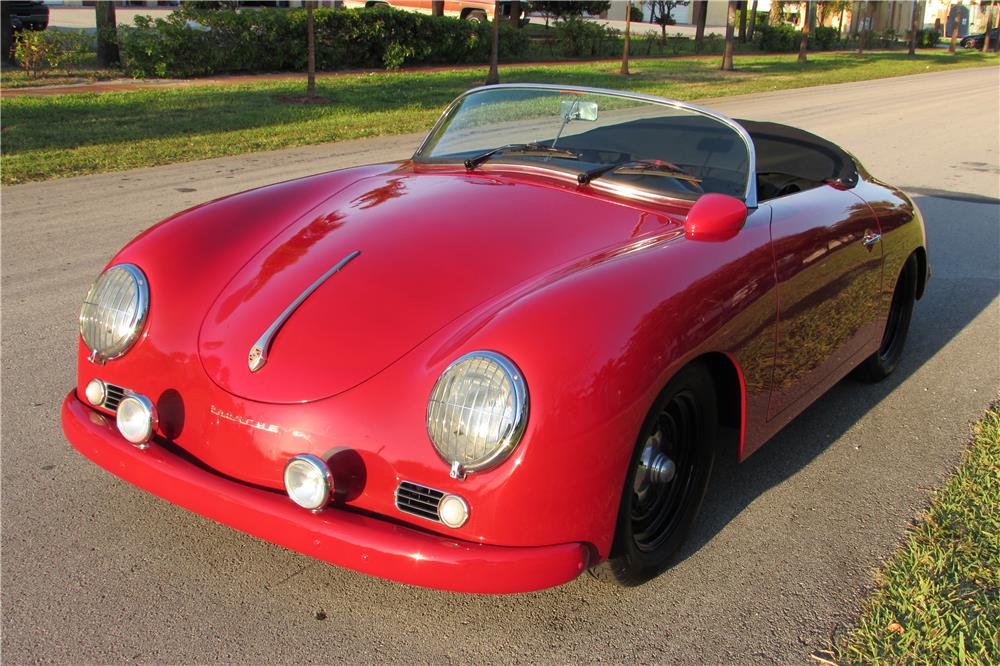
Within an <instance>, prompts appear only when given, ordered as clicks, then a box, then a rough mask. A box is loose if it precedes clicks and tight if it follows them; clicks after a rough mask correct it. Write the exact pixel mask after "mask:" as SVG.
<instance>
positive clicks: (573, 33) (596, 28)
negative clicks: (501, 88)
mask: <svg viewBox="0 0 1000 666" xmlns="http://www.w3.org/2000/svg"><path fill="white" fill-rule="evenodd" d="M555 33H556V41H557V42H558V43H559V46H560V47H561V48H562V51H563V55H568V56H578V57H579V56H592V55H598V54H601V53H602V52H603V50H604V46H605V44H606V43H607V42H609V41H612V40H613V41H615V42H617V38H618V31H617V30H614V29H612V28H605V27H604V26H602V25H600V24H598V23H595V22H593V21H585V20H583V19H581V18H579V17H578V16H570V17H568V18H566V19H565V20H562V21H558V22H557V23H556V24H555ZM501 43H503V40H502V39H501Z"/></svg>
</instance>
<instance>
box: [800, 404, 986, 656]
mask: <svg viewBox="0 0 1000 666" xmlns="http://www.w3.org/2000/svg"><path fill="white" fill-rule="evenodd" d="M877 582H878V588H877V589H876V590H875V592H874V593H873V594H872V595H871V597H870V598H869V599H868V600H867V601H866V602H865V604H864V607H863V612H862V614H861V617H860V618H858V621H857V625H856V626H855V627H854V628H853V629H852V630H850V631H849V632H848V633H847V634H846V635H845V636H844V637H843V638H842V639H841V640H840V641H839V642H838V643H837V645H835V652H836V659H837V661H839V662H840V663H842V664H962V665H968V666H973V665H980V664H981V665H983V666H986V665H987V664H995V663H997V661H996V660H997V658H998V655H1000V400H998V401H997V402H994V403H993V405H991V406H990V408H989V409H988V410H987V412H986V415H985V416H984V417H983V418H982V420H981V421H979V422H978V423H977V424H976V425H975V426H974V427H973V437H972V443H971V445H970V446H969V448H968V450H967V451H966V453H965V456H964V458H963V460H962V463H961V464H960V465H959V467H958V469H957V470H956V471H955V473H954V474H953V475H952V477H951V478H950V479H949V481H948V482H947V484H946V485H945V486H944V488H943V489H941V490H940V491H939V492H938V493H937V494H936V495H935V497H934V500H933V501H932V503H931V506H930V508H929V509H928V510H927V512H926V513H925V514H924V516H923V517H922V518H921V519H920V521H919V523H918V524H917V525H916V526H915V527H913V528H912V529H911V531H910V533H909V535H908V537H907V540H906V543H905V544H904V545H903V546H902V548H901V549H900V550H899V551H898V552H897V553H896V554H895V555H894V556H893V557H892V558H891V559H890V561H889V562H888V563H887V564H886V565H885V567H884V568H883V570H882V571H881V572H879V573H878V575H877ZM817 660H818V661H822V660H821V659H820V658H819V657H817Z"/></svg>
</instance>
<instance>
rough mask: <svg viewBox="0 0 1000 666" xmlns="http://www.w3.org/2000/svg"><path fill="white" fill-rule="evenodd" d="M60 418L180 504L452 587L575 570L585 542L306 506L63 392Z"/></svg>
mask: <svg viewBox="0 0 1000 666" xmlns="http://www.w3.org/2000/svg"><path fill="white" fill-rule="evenodd" d="M62 423H63V428H64V430H65V431H66V434H67V436H68V437H69V439H70V441H71V442H72V443H73V446H75V447H76V449H77V450H78V451H80V453H82V454H83V455H85V456H87V457H88V458H90V459H91V460H92V461H94V462H95V463H97V464H98V465H100V466H101V467H104V468H105V469H107V470H108V471H110V472H112V473H114V474H116V475H117V476H120V477H121V478H123V479H125V480H126V481H129V482H131V483H134V484H135V485H137V486H139V487H141V488H144V489H146V490H148V491H149V492H151V493H153V494H155V495H158V496H160V497H162V498H164V499H166V500H168V501H170V502H173V503H175V504H178V505H180V506H183V507H184V508H186V509H189V510H191V511H194V512H196V513H200V514H202V515H204V516H207V517H209V518H212V519H213V520H216V521H218V522H220V523H222V524H224V525H229V526H230V527H235V528H236V529H239V530H242V531H244V532H248V533H249V534H253V535H254V536H258V537H260V538H262V539H266V540H268V541H272V542H274V543H277V544H279V545H281V546H285V547H286V548H291V549H292V550H296V551H299V552H301V553H305V554H307V555H311V556H313V557H316V558H319V559H321V560H325V561H327V562H331V563H333V564H338V565H340V566H345V567H348V568H350V569H354V570H356V571H360V572H362V573H369V574H375V575H379V576H382V577H384V578H391V579H393V580H397V581H400V582H403V583H410V584H412V585H421V586H423V587H433V588H438V589H447V590H455V591H458V592H488V593H507V592H528V591H531V590H538V589H542V588H546V587H552V586H553V585H559V584H561V583H565V582H566V581H569V580H572V579H573V578H575V577H576V576H577V575H578V574H579V573H580V572H581V571H583V570H584V569H585V568H586V566H587V562H588V556H589V552H588V549H587V548H586V547H585V546H584V545H583V544H578V543H567V544H559V545H554V546H547V547H544V548H503V547H498V546H487V545H483V544H477V543H470V542H466V541H457V540H454V539H446V538H443V537H440V536H436V535H433V534H429V533H427V532H422V531H419V530H416V529H413V528H408V527H405V526H401V525H397V524H394V523H392V522H389V521H387V520H380V519H378V518H373V517H370V516H366V515H362V514H357V513H350V512H347V511H325V512H323V514H322V515H313V514H311V513H309V512H306V511H302V510H300V509H299V508H298V507H296V506H294V505H292V504H291V503H289V501H288V498H287V497H285V496H284V495H283V494H279V493H274V492H269V491H266V490H261V489H258V488H253V487H251V486H248V485H244V484H241V483H238V482H235V481H232V480H229V479H226V478H224V477H221V476H218V475H215V474H212V473H211V472H208V471H205V470H203V469H201V468H200V467H198V466H197V465H194V464H192V463H191V462H188V461H186V460H184V459H183V458H182V457H181V456H178V455H176V454H174V453H172V452H169V451H167V450H165V449H161V448H159V447H152V448H150V449H149V450H146V451H142V450H139V449H137V448H135V447H134V446H132V445H131V444H129V443H128V442H126V441H125V440H123V439H122V438H121V436H120V435H119V434H118V430H117V429H116V428H115V425H114V419H113V418H109V417H105V416H102V415H101V414H97V413H96V412H94V411H93V410H91V409H89V408H87V407H86V406H84V404H83V403H81V402H80V401H79V400H78V399H77V397H76V393H75V392H74V391H71V392H70V393H69V395H67V396H66V399H65V401H64V402H63V407H62Z"/></svg>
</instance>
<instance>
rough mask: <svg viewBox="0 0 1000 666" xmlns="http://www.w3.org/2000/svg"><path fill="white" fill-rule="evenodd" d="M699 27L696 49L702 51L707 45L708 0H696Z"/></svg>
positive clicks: (695, 43) (695, 34)
mask: <svg viewBox="0 0 1000 666" xmlns="http://www.w3.org/2000/svg"><path fill="white" fill-rule="evenodd" d="M695 12H696V13H697V18H696V19H695V22H696V23H697V27H696V28H695V33H694V50H695V51H697V52H698V53H701V50H702V48H704V46H705V21H706V20H707V19H708V0H695Z"/></svg>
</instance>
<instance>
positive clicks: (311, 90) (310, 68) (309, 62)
mask: <svg viewBox="0 0 1000 666" xmlns="http://www.w3.org/2000/svg"><path fill="white" fill-rule="evenodd" d="M313 4H314V3H313V0H306V96H307V97H315V96H316V39H315V36H314V34H315V33H314V31H313Z"/></svg>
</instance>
